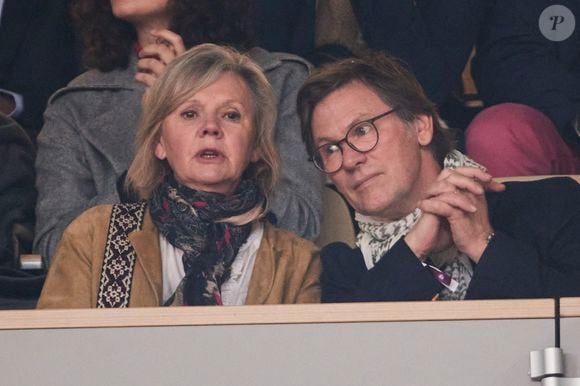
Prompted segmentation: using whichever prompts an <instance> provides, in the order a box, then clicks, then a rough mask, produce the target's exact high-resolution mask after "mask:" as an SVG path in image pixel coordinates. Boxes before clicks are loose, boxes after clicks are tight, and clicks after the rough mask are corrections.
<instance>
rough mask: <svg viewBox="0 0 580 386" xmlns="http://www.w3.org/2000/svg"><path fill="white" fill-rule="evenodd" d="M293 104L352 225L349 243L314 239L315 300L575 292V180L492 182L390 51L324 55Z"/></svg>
mask: <svg viewBox="0 0 580 386" xmlns="http://www.w3.org/2000/svg"><path fill="white" fill-rule="evenodd" d="M298 110H299V115H300V119H301V123H302V130H303V138H304V140H305V142H306V145H307V148H308V151H309V153H310V155H311V160H312V162H313V164H314V166H315V167H317V168H318V169H319V170H321V171H322V172H324V173H326V174H327V175H328V177H329V178H330V179H331V180H332V182H334V184H335V185H336V187H337V188H338V190H339V191H340V192H341V193H342V194H343V195H344V197H345V198H346V200H347V201H348V202H349V204H350V205H351V206H352V207H353V208H354V209H355V211H356V220H357V222H358V225H359V228H360V233H359V234H358V235H357V242H356V248H354V249H351V248H350V247H348V246H347V245H346V244H343V243H333V244H330V245H329V246H327V247H325V248H324V249H323V250H322V253H321V254H322V259H323V264H324V270H323V275H322V278H321V285H322V299H323V301H326V302H338V301H384V300H430V299H437V298H439V299H464V298H466V299H476V298H511V297H544V296H563V295H580V237H578V235H579V234H580V186H579V185H578V184H577V183H576V182H574V181H572V180H570V179H566V178H565V179H553V180H544V181H540V182H534V183H519V184H517V183H515V184H506V185H503V184H500V183H498V182H495V181H493V180H492V176H491V175H489V174H488V173H486V172H485V168H484V167H483V166H482V165H478V164H477V163H475V162H474V161H472V160H470V159H469V158H467V157H465V156H464V155H463V154H461V153H460V152H458V151H456V150H454V149H453V141H452V133H451V131H450V130H449V129H447V128H446V127H444V125H442V123H441V121H440V119H439V116H438V114H437V111H436V109H435V107H434V105H433V104H432V103H431V102H430V101H429V100H428V99H427V98H426V96H425V94H424V92H423V90H422V89H421V86H420V85H419V83H418V82H417V80H416V79H415V78H414V77H413V75H411V74H410V72H409V71H407V70H406V69H405V68H404V67H403V66H402V65H400V64H399V63H398V62H397V61H395V60H393V59H391V58H388V57H386V56H384V55H380V54H374V55H370V56H368V57H366V58H363V59H347V60H344V61H341V62H338V63H335V64H331V65H329V66H327V67H325V68H323V69H321V70H319V71H318V72H317V73H315V74H314V75H313V76H312V77H311V78H310V79H309V80H308V81H307V82H306V84H305V85H304V86H303V88H302V89H301V91H300V93H299V96H298ZM539 197H541V198H542V201H541V202H540V201H539V200H538V198H539Z"/></svg>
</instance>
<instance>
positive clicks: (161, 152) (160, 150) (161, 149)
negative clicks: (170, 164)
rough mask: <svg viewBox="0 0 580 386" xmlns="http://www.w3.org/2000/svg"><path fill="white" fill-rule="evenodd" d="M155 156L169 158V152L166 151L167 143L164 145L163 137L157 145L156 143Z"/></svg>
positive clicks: (161, 158) (162, 158)
mask: <svg viewBox="0 0 580 386" xmlns="http://www.w3.org/2000/svg"><path fill="white" fill-rule="evenodd" d="M155 157H157V158H159V159H160V160H164V159H166V158H167V152H166V151H165V145H163V139H162V138H159V141H158V142H157V145H155Z"/></svg>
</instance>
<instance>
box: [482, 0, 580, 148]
mask: <svg viewBox="0 0 580 386" xmlns="http://www.w3.org/2000/svg"><path fill="white" fill-rule="evenodd" d="M490 3H494V5H493V10H492V12H491V13H490V15H489V16H488V17H487V21H486V23H485V24H484V28H483V30H482V31H481V34H480V38H479V41H478V44H477V56H476V57H475V59H474V62H473V67H472V69H473V76H474V79H475V81H476V83H477V87H478V90H479V94H480V97H481V98H482V99H483V101H484V102H485V103H486V104H487V105H493V104H497V103H504V102H517V103H523V104H526V105H529V106H532V107H534V108H536V109H538V110H540V111H542V112H543V113H544V114H546V115H547V116H548V117H550V119H552V121H553V122H554V124H555V125H556V127H557V128H558V130H559V131H560V133H561V135H562V137H563V138H564V139H565V140H567V141H568V142H569V143H570V144H575V145H579V146H580V137H578V136H577V135H575V133H574V132H573V130H572V126H571V124H570V123H571V121H572V119H573V118H574V117H575V116H576V114H579V113H580V28H579V26H580V1H579V0H558V1H554V0H496V1H492V2H490ZM554 4H558V5H563V6H565V7H566V8H568V9H569V10H570V11H571V12H572V14H574V15H575V19H576V28H575V29H574V31H573V33H572V35H571V36H570V37H569V38H567V39H565V40H563V41H560V42H557V41H552V40H549V39H548V38H546V37H545V36H544V35H543V34H542V33H541V31H540V28H539V22H538V21H539V19H540V15H541V14H542V12H543V11H544V10H545V9H546V8H547V7H549V6H551V5H554Z"/></svg>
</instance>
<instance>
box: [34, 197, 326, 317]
mask: <svg viewBox="0 0 580 386" xmlns="http://www.w3.org/2000/svg"><path fill="white" fill-rule="evenodd" d="M111 208H112V206H111V205H100V206H97V207H94V208H91V209H89V210H87V211H86V212H84V213H83V214H82V215H81V216H79V217H78V218H77V219H76V220H75V221H73V222H72V223H71V224H70V225H69V226H68V228H67V229H66V230H65V232H64V234H63V237H62V240H61V242H60V244H59V246H58V248H57V250H56V253H55V257H54V260H53V263H52V265H51V267H50V271H49V273H48V277H47V279H46V283H45V285H44V288H43V290H42V294H41V295H40V299H39V301H38V305H37V307H38V308H94V307H95V306H96V303H97V294H98V290H99V281H100V279H101V269H102V264H103V256H104V251H105V243H106V237H107V231H108V225H109V219H110V216H111ZM128 238H129V241H130V242H131V244H132V245H133V248H134V249H135V252H136V255H137V261H136V264H135V269H134V272H133V283H132V287H131V299H130V301H129V306H130V307H156V306H160V305H161V303H162V296H163V290H162V288H163V287H162V268H161V254H160V249H159V233H158V231H157V229H156V228H155V225H154V224H153V221H152V220H151V215H150V214H149V211H147V212H146V214H145V218H144V220H143V227H142V230H137V231H134V232H132V233H130V234H129V236H128ZM320 270H321V264H320V258H319V254H318V249H317V248H316V246H315V245H314V244H312V243H311V242H309V241H307V240H304V239H301V238H299V237H298V236H296V235H294V234H293V233H291V232H288V231H285V230H282V229H278V228H275V227H274V226H272V225H270V224H265V226H264V236H263V238H262V242H261V244H260V247H259V249H258V254H257V256H256V262H255V265H254V271H253V273H252V278H251V281H250V287H249V289H248V297H247V299H246V304H281V303H282V304H284V303H317V302H319V301H320V287H319V276H320Z"/></svg>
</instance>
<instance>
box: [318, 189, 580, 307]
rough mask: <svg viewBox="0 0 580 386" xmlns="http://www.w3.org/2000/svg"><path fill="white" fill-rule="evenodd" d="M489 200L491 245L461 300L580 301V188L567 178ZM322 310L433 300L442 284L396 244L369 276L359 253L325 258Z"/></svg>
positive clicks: (333, 247) (333, 250)
mask: <svg viewBox="0 0 580 386" xmlns="http://www.w3.org/2000/svg"><path fill="white" fill-rule="evenodd" d="M506 185H507V189H506V190H505V191H504V192H502V193H489V194H487V200H488V207H489V214H490V221H491V224H492V226H493V228H494V230H495V237H494V238H493V239H492V240H491V241H490V243H489V245H488V246H487V248H486V250H485V251H484V253H483V255H482V257H481V259H480V261H479V263H478V264H475V265H474V275H473V278H472V280H471V283H470V285H469V288H468V290H467V294H466V299H499V298H539V297H553V296H580V185H579V184H578V183H576V182H575V181H573V180H571V179H568V178H556V179H548V180H541V181H535V182H514V183H508V184H506ZM321 255H322V263H323V274H322V277H321V286H322V301H323V302H348V301H395V300H430V299H432V298H433V296H434V295H435V294H437V293H439V292H440V291H441V289H442V286H441V284H439V282H438V281H437V280H435V278H434V277H433V275H432V274H431V272H429V271H428V269H427V268H424V267H423V265H422V264H421V263H420V261H419V259H418V258H417V257H416V256H415V255H414V254H413V252H412V251H411V250H410V249H409V247H408V246H407V244H406V243H405V241H404V239H400V240H399V241H398V242H397V243H396V244H395V245H394V246H393V248H392V249H391V250H389V251H388V252H387V253H386V254H385V255H384V256H383V257H382V258H381V260H380V261H379V262H378V263H377V264H376V265H375V267H374V268H372V269H371V270H367V269H366V266H365V263H364V261H363V257H362V254H361V252H360V250H359V249H358V248H357V249H351V248H350V247H348V246H347V245H345V244H342V243H333V244H330V245H328V246H327V247H325V248H324V249H323V250H322V252H321Z"/></svg>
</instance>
